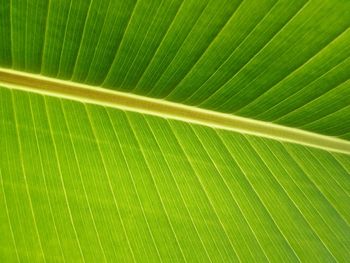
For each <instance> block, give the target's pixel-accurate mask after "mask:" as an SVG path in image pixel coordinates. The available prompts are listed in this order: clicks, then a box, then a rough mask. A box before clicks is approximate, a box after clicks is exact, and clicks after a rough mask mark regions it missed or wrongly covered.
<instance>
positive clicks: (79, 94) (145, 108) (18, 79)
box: [0, 68, 350, 154]
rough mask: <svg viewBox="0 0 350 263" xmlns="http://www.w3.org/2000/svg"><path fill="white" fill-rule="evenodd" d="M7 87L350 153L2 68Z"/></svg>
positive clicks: (302, 135) (287, 130)
mask: <svg viewBox="0 0 350 263" xmlns="http://www.w3.org/2000/svg"><path fill="white" fill-rule="evenodd" d="M0 83H2V84H3V85H4V86H5V87H8V88H13V89H19V90H25V91H27V92H34V93H39V94H45V95H49V96H54V97H59V98H65V99H71V100H75V101H79V102H86V103H91V104H95V105H101V106H107V107H111V108H117V109H123V110H128V111H133V112H139V113H143V114H150V115H155V116H159V117H162V118H167V119H176V120H181V121H184V122H189V123H196V124H200V125H204V126H209V127H213V128H219V129H224V130H230V131H236V132H240V133H245V134H252V135H257V136H259V137H265V138H271V139H275V140H278V141H287V142H293V143H298V144H302V145H306V146H311V147H315V148H320V149H325V150H328V151H334V152H341V153H346V154H350V142H349V141H346V140H343V139H339V138H335V137H331V136H326V135H321V134H317V133H313V132H308V131H304V130H301V129H297V128H291V127H286V126H282V125H278V124H273V123H269V122H264V121H258V120H254V119H250V118H244V117H239V116H235V115H232V114H225V113H221V112H216V111H210V110H205V109H201V108H197V107H193V106H186V105H183V104H179V103H174V102H169V101H165V100H160V99H153V98H148V97H144V96H139V95H134V94H130V93H126V92H119V91H112V90H108V89H105V88H100V87H95V86H90V85H85V84H80V83H76V82H72V81H64V80H59V79H55V78H49V77H44V76H42V75H38V74H30V73H24V72H21V71H15V70H11V69H5V68H0Z"/></svg>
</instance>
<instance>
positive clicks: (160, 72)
mask: <svg viewBox="0 0 350 263" xmlns="http://www.w3.org/2000/svg"><path fill="white" fill-rule="evenodd" d="M349 10H350V2H349V1H344V0H312V1H307V0H296V1H288V0H279V1H276V0H246V1H240V0H235V1H226V0H219V1H218V0H203V1H198V0H189V1H182V0H171V1H158V0H152V1H149V0H139V1H134V0H128V1H113V0H99V1H96V0H89V1H86V0H73V1H66V0H64V1H57V0H53V1H48V0H35V1H28V0H14V1H10V0H4V1H3V3H2V4H1V7H0V14H1V19H0V28H1V30H0V33H1V36H2V39H3V40H2V42H1V43H0V65H1V66H2V67H7V68H8V67H12V68H13V69H16V70H23V71H28V72H34V73H40V74H44V75H47V76H50V77H57V78H61V79H69V80H73V81H76V82H82V83H86V84H90V85H97V86H102V87H105V88H108V89H113V90H122V91H127V92H133V93H137V94H140V95H146V96H150V97H155V98H162V99H166V100H171V101H174V102H179V103H183V104H188V105H194V106H197V107H203V108H206V109H212V110H216V111H220V112H225V113H232V114H236V115H239V116H244V117H249V118H254V119H258V120H263V121H268V122H275V123H279V124H282V125H285V126H290V127H297V128H301V129H305V130H309V131H313V132H317V133H321V134H325V135H330V136H337V137H340V138H344V139H349V133H350V125H349V122H348V121H346V120H348V119H350V115H349V107H350V100H349V98H350V97H349V94H348V92H347V91H348V90H349V88H348V86H349V82H348V80H349V76H350V67H349V65H350V64H349V63H350V60H349V55H350V49H349V46H350V31H349V26H350V11H349ZM339 98H341V99H339ZM345 119H346V120H345ZM334 122H337V124H334Z"/></svg>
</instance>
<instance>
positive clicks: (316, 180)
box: [0, 88, 350, 262]
mask: <svg viewBox="0 0 350 263" xmlns="http://www.w3.org/2000/svg"><path fill="white" fill-rule="evenodd" d="M0 94H1V111H0V119H1V124H0V125H1V129H0V131H1V136H0V137H1V145H0V146H1V149H2V158H1V159H0V162H1V163H0V167H1V170H0V172H1V196H2V198H1V199H0V200H1V213H0V215H1V217H0V219H1V224H0V226H1V233H2V235H1V238H0V257H1V261H2V262H12V261H14V262H15V261H30V262H36V261H59V262H64V261H68V262H73V261H74V262H78V261H85V262H100V261H109V262H118V261H122V262H127V261H138V262H139V261H149V262H157V261H163V262H168V261H175V262H196V261H200V262H210V261H211V262H234V261H243V262H252V261H257V262H268V261H270V262H281V261H283V262H294V261H303V262H310V261H317V262H332V261H340V262H346V260H347V259H348V258H349V256H350V254H349V250H348V249H347V248H348V247H349V245H350V239H349V237H350V227H349V222H350V213H349V211H350V209H349V204H350V196H349V194H350V177H349V175H350V174H349V171H350V157H349V155H344V154H335V153H331V152H326V151H323V150H317V149H313V148H308V147H305V146H302V145H296V144H290V143H281V142H278V141H274V140H269V139H263V138H259V137H256V136H247V135H242V134H239V133H233V132H229V131H224V130H218V129H213V128H210V127H205V126H199V125H193V124H189V123H184V122H180V121H174V120H167V119H163V118H160V117H153V116H148V115H143V114H140V113H131V112H124V111H121V110H117V109H111V108H106V107H102V106H96V105H89V104H83V103H79V102H73V101H69V100H64V99H59V98H52V97H48V96H42V95H37V94H32V93H27V92H23V91H16V90H12V89H7V88H1V89H0ZM145 257H146V258H145Z"/></svg>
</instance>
